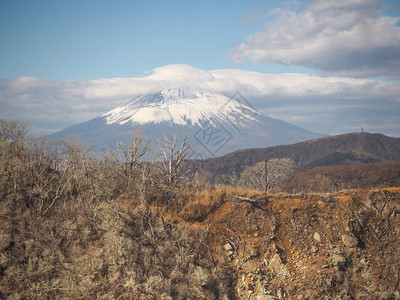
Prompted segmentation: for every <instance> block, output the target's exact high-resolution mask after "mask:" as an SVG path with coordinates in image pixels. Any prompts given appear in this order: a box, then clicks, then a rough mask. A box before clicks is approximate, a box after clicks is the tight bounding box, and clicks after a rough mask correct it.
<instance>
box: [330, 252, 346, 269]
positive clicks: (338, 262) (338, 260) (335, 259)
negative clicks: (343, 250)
mask: <svg viewBox="0 0 400 300" xmlns="http://www.w3.org/2000/svg"><path fill="white" fill-rule="evenodd" d="M346 262H347V260H346V257H344V256H343V255H340V254H334V255H333V256H332V264H333V265H334V266H337V267H343V266H345V265H346Z"/></svg>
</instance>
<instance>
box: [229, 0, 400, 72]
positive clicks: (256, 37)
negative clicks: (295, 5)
mask: <svg viewBox="0 0 400 300" xmlns="http://www.w3.org/2000/svg"><path fill="white" fill-rule="evenodd" d="M399 20H400V18H399V17H389V16H386V15H384V12H383V9H382V7H381V6H380V1H379V0H352V1H347V0H315V1H313V2H312V3H311V4H310V5H308V6H307V8H306V9H305V10H304V11H302V12H300V13H297V12H294V11H290V10H287V9H281V10H275V18H274V19H273V20H272V21H269V22H267V23H266V24H265V31H262V32H257V33H255V34H253V35H251V36H249V37H248V38H247V39H246V41H245V42H243V43H241V44H240V45H239V46H237V47H236V48H234V49H232V51H231V52H230V56H231V57H232V58H233V59H234V60H235V61H236V62H241V61H243V59H244V58H249V59H250V60H251V61H252V62H254V63H266V62H269V63H271V62H272V63H279V64H284V65H299V66H307V67H311V68H315V69H316V70H319V71H321V72H323V73H325V74H334V75H340V76H356V77H363V76H379V75H383V76H388V77H393V78H400V28H399V27H398V26H397V23H398V22H399Z"/></svg>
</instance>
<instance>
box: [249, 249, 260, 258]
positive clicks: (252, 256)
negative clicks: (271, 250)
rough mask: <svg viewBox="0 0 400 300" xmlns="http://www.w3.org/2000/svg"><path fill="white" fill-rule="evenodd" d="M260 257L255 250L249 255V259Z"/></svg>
mask: <svg viewBox="0 0 400 300" xmlns="http://www.w3.org/2000/svg"><path fill="white" fill-rule="evenodd" d="M259 255H260V253H259V252H258V251H257V250H253V251H251V253H250V257H251V258H257V257H258V256H259Z"/></svg>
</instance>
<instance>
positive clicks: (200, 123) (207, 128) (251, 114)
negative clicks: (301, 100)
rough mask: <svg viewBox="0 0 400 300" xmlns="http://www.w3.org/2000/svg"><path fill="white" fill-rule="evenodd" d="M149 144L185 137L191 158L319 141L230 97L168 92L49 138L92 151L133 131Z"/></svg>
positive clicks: (148, 96) (112, 144)
mask: <svg viewBox="0 0 400 300" xmlns="http://www.w3.org/2000/svg"><path fill="white" fill-rule="evenodd" d="M136 129H138V130H140V131H142V132H144V133H145V135H147V136H148V137H149V138H151V139H155V140H157V139H159V138H162V137H163V135H164V134H165V135H167V136H172V135H174V134H176V135H177V136H184V135H186V134H191V135H192V137H193V141H194V142H195V146H194V148H193V150H194V151H195V152H196V155H195V158H199V159H201V158H207V157H216V156H218V155H223V154H226V153H230V152H233V151H235V150H238V149H243V148H248V147H249V146H250V147H267V146H272V145H279V144H290V143H294V142H298V141H304V140H309V139H311V138H315V137H320V136H323V135H322V134H318V133H315V132H312V131H309V130H306V129H304V128H301V127H298V126H296V125H293V124H289V123H286V122H284V121H281V120H278V119H273V118H270V117H268V116H265V115H263V114H261V113H260V112H258V111H257V110H255V109H254V108H253V107H252V106H251V104H250V103H248V102H247V100H246V99H245V98H244V97H243V96H241V95H240V94H239V93H236V94H235V95H233V96H232V97H228V96H225V95H223V94H220V93H216V92H210V91H202V90H200V91H199V90H191V89H180V88H178V89H168V90H164V91H161V92H158V93H153V94H144V95H140V96H137V97H135V98H133V99H132V100H131V101H129V102H128V103H126V104H125V105H121V106H118V107H116V108H114V109H112V110H110V111H108V112H106V113H104V114H102V115H100V116H98V117H96V118H94V119H92V120H89V121H87V122H84V123H80V124H77V125H74V126H71V127H68V128H66V129H64V130H62V131H60V132H57V133H55V134H52V135H51V136H50V138H52V139H54V140H62V139H64V138H65V137H77V138H79V139H81V140H85V141H89V142H90V143H92V144H93V145H94V147H95V149H96V150H97V151H99V150H102V149H107V148H111V149H112V148H114V147H115V145H116V144H117V143H118V142H119V141H123V142H126V143H129V140H130V135H131V132H132V131H133V130H136Z"/></svg>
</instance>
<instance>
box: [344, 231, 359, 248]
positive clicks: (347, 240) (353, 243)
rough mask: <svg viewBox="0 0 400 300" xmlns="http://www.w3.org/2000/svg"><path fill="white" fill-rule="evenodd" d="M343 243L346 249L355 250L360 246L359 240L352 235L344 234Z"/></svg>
mask: <svg viewBox="0 0 400 300" xmlns="http://www.w3.org/2000/svg"><path fill="white" fill-rule="evenodd" d="M342 242H343V244H344V245H345V246H346V247H349V248H354V247H357V246H358V240H357V239H356V238H355V237H353V236H350V235H347V234H343V235H342Z"/></svg>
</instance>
